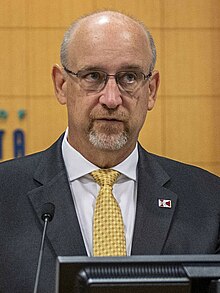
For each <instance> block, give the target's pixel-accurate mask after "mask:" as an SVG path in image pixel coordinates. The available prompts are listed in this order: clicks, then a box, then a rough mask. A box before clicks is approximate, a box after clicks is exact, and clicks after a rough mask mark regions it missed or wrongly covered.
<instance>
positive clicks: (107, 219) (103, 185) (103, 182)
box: [91, 169, 126, 256]
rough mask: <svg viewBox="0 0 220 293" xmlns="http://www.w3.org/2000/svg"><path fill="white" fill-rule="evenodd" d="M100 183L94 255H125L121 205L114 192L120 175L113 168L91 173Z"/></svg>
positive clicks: (96, 210) (95, 214) (95, 218)
mask: <svg viewBox="0 0 220 293" xmlns="http://www.w3.org/2000/svg"><path fill="white" fill-rule="evenodd" d="M91 175H92V177H93V178H94V180H95V181H96V182H97V183H98V184H99V185H100V191H99V194H98V197H97V199H96V206H95V213H94V219H93V255H94V256H125V255H126V243H125V234H124V224H123V219H122V215H121V210H120V207H119V205H118V203H117V201H116V199H115V198H114V196H113V194H112V188H113V184H114V183H115V181H116V180H117V178H118V176H119V175H120V173H119V172H117V171H115V170H111V169H100V170H97V171H94V172H92V173H91Z"/></svg>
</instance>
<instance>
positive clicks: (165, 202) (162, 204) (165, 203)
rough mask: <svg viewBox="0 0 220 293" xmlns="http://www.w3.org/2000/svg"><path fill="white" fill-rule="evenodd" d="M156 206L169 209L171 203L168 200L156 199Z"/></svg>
mask: <svg viewBox="0 0 220 293" xmlns="http://www.w3.org/2000/svg"><path fill="white" fill-rule="evenodd" d="M158 206H159V207H160V208H168V209H171V207H172V201H171V200H170V199H161V198H160V199H158Z"/></svg>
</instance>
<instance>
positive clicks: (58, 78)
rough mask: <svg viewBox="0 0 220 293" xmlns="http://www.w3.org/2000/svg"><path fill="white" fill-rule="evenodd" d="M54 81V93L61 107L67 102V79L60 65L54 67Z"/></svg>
mask: <svg viewBox="0 0 220 293" xmlns="http://www.w3.org/2000/svg"><path fill="white" fill-rule="evenodd" d="M52 79H53V84H54V91H55V94H56V96H57V100H58V101H59V103H60V104H61V105H65V104H66V102H67V100H66V79H65V73H64V72H63V69H62V68H61V67H60V66H59V65H58V64H56V65H54V66H53V69H52Z"/></svg>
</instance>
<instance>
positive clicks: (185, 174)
mask: <svg viewBox="0 0 220 293" xmlns="http://www.w3.org/2000/svg"><path fill="white" fill-rule="evenodd" d="M149 156H150V157H151V158H152V159H154V160H156V161H157V162H158V163H159V164H160V165H161V166H162V167H163V169H165V170H166V172H167V173H168V175H170V176H171V177H172V178H174V177H180V178H182V179H184V180H186V179H188V180H189V181H190V182H191V181H196V182H201V183H203V184H206V183H207V182H210V183H212V184H216V185H218V187H219V188H220V177H218V176H217V175H215V174H213V173H210V172H209V171H207V170H204V169H202V168H200V167H197V166H193V165H189V164H186V163H183V162H179V161H176V160H173V159H170V158H165V157H162V156H158V155H155V154H151V153H150V154H149Z"/></svg>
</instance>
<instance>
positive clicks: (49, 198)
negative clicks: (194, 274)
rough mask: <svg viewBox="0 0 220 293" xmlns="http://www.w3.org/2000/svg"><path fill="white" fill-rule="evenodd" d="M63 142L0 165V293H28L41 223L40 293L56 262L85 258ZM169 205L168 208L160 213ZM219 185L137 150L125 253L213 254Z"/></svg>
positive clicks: (47, 288)
mask: <svg viewBox="0 0 220 293" xmlns="http://www.w3.org/2000/svg"><path fill="white" fill-rule="evenodd" d="M61 142H62V137H61V138H60V139H59V140H58V141H57V142H56V143H55V144H54V145H52V146H51V147H50V148H49V149H47V150H46V151H43V152H40V153H37V154H34V155H31V156H27V157H24V158H21V159H16V160H12V161H8V162H5V163H2V164H0V184H1V189H0V201H1V202H0V223H1V224H0V292H1V293H13V292H19V293H20V292H22V293H26V292H28V293H29V292H32V291H33V287H34V279H35V273H36V269H37V261H38V255H39V247H40V241H41V235H42V227H43V223H42V220H41V219H40V218H41V212H42V205H43V204H44V203H47V202H52V203H54V205H55V207H56V210H55V215H54V219H53V221H52V222H51V223H50V224H49V226H48V232H47V239H46V243H45V250H44V257H43V263H42V271H41V277H40V285H39V292H44V293H47V292H54V286H55V261H56V257H57V256H58V255H63V256H64V255H66V256H68V255H72V256H73V255H86V250H85V246H84V243H83V239H82V235H81V231H80V228H79V224H78V220H77V216H76V211H75V208H74V204H73V200H72V196H71V191H70V188H69V183H68V179H67V173H66V169H65V166H64V162H63V158H62V154H61ZM158 199H169V200H171V201H172V208H160V207H159V206H158ZM219 222H220V180H219V178H218V177H217V176H214V175H212V174H210V173H208V172H206V171H204V170H201V169H199V168H196V167H192V166H188V165H185V164H181V163H178V162H175V161H172V160H168V159H165V158H162V157H158V156H155V155H152V154H149V153H147V152H146V151H145V150H143V149H142V148H141V146H139V162H138V199H137V211H136V221H135V229H134V236H133V245H132V254H134V255H149V254H151V255H152V254H207V253H219V252H220V243H219Z"/></svg>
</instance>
